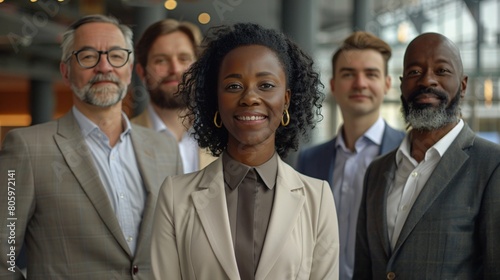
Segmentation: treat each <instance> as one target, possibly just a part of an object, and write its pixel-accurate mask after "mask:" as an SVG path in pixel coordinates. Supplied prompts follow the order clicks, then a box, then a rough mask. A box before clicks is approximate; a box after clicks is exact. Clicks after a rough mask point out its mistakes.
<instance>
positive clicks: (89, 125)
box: [71, 106, 132, 140]
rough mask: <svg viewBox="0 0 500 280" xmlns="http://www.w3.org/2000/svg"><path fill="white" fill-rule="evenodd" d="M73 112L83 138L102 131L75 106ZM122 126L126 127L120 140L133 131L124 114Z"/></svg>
mask: <svg viewBox="0 0 500 280" xmlns="http://www.w3.org/2000/svg"><path fill="white" fill-rule="evenodd" d="M71 111H72V112H73V116H74V117H75V119H76V123H77V124H78V126H80V130H81V131H82V134H83V137H87V136H89V134H90V133H92V132H93V131H94V130H98V131H101V129H100V128H99V127H98V126H97V125H96V124H95V123H94V122H92V121H91V120H90V119H89V118H87V117H86V116H85V115H84V114H83V113H82V112H81V111H80V110H78V108H76V106H73V108H72V109H71ZM122 124H123V126H124V127H125V129H124V131H123V132H122V133H121V134H120V140H123V137H125V136H126V135H128V134H129V133H130V131H131V130H132V126H131V125H130V121H129V119H128V117H127V115H126V114H125V113H124V112H122Z"/></svg>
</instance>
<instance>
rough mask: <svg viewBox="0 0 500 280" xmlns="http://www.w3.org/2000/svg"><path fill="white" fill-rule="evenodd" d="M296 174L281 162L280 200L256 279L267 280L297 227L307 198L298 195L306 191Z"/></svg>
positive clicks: (278, 184)
mask: <svg viewBox="0 0 500 280" xmlns="http://www.w3.org/2000/svg"><path fill="white" fill-rule="evenodd" d="M295 172H296V171H295V170H293V169H292V168H291V167H289V166H288V165H286V164H285V163H284V162H283V161H282V160H281V159H279V160H278V177H277V181H276V194H275V195H276V197H275V198H274V205H273V210H272V213H271V219H270V221H269V228H268V229H267V234H266V240H265V242H264V248H263V250H262V255H261V257H260V261H259V265H258V267H257V273H256V274H255V279H265V278H266V275H267V274H268V273H269V271H271V269H272V267H273V266H274V264H275V262H276V260H277V259H278V257H279V255H280V253H281V252H282V249H283V246H285V242H286V241H287V239H288V236H289V235H290V233H291V232H292V230H293V228H294V227H295V226H296V225H297V219H298V217H299V215H300V212H301V211H302V207H303V204H304V201H305V197H304V195H303V194H302V193H301V192H296V191H295V190H298V189H302V188H303V187H304V186H303V184H302V181H301V180H300V178H298V176H297V175H296V174H295Z"/></svg>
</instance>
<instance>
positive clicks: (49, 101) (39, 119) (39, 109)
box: [30, 79, 55, 125]
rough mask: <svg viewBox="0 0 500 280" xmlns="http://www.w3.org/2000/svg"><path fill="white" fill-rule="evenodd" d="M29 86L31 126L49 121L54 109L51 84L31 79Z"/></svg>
mask: <svg viewBox="0 0 500 280" xmlns="http://www.w3.org/2000/svg"><path fill="white" fill-rule="evenodd" d="M30 84H31V91H30V110H31V125H35V124H39V123H44V122H48V121H51V120H52V117H53V115H54V108H55V100H54V92H53V90H52V83H51V82H50V81H47V80H38V79H32V80H31V82H30Z"/></svg>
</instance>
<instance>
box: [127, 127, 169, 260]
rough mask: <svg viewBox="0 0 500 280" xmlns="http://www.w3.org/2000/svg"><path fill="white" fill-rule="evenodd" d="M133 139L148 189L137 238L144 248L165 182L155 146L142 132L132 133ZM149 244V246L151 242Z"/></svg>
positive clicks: (142, 175) (140, 170)
mask: <svg viewBox="0 0 500 280" xmlns="http://www.w3.org/2000/svg"><path fill="white" fill-rule="evenodd" d="M130 136H131V139H132V145H133V146H134V154H135V158H136V160H137V165H138V167H139V172H140V174H141V178H142V181H143V182H144V188H145V190H146V195H147V198H146V203H145V205H144V212H143V215H142V221H141V227H140V231H139V232H140V234H139V237H138V240H137V249H139V248H142V246H141V244H142V243H143V242H147V241H148V240H149V236H150V235H151V225H152V220H153V216H154V210H155V204H156V200H157V198H158V190H159V189H160V185H161V183H163V182H162V181H161V180H162V177H161V176H160V174H159V173H158V172H156V171H157V170H158V167H157V166H156V164H157V160H156V154H155V152H154V150H153V148H154V146H153V145H152V144H149V143H148V141H149V140H148V139H147V138H146V137H144V136H143V135H141V134H138V133H136V132H134V130H132V131H131V133H130ZM146 244H148V245H147V246H149V243H146ZM146 251H147V254H149V248H146Z"/></svg>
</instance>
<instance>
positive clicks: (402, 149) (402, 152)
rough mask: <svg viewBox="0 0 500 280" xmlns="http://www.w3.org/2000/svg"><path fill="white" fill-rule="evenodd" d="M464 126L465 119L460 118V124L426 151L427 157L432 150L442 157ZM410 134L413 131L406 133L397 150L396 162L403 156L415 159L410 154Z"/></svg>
mask: <svg viewBox="0 0 500 280" xmlns="http://www.w3.org/2000/svg"><path fill="white" fill-rule="evenodd" d="M463 127H464V121H463V120H462V119H460V120H459V121H458V124H457V125H455V127H454V128H453V129H452V130H450V131H449V132H448V133H447V134H446V135H445V136H443V138H441V139H439V141H438V142H436V143H435V144H434V145H433V146H432V147H430V148H429V150H427V152H425V159H427V158H428V156H429V155H430V153H431V151H435V152H437V153H438V154H439V157H442V156H443V155H444V153H445V152H446V151H447V150H448V148H449V147H450V146H451V144H452V143H453V141H454V140H455V139H456V138H457V136H458V134H459V133H460V131H461V130H462V128H463ZM410 135H411V131H410V132H409V133H407V134H406V136H405V138H404V139H403V141H402V142H401V145H400V146H399V148H398V150H397V152H396V163H400V162H401V160H402V158H403V156H405V157H407V158H409V159H413V158H412V157H411V154H410V146H411V145H410V144H411V143H410Z"/></svg>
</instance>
